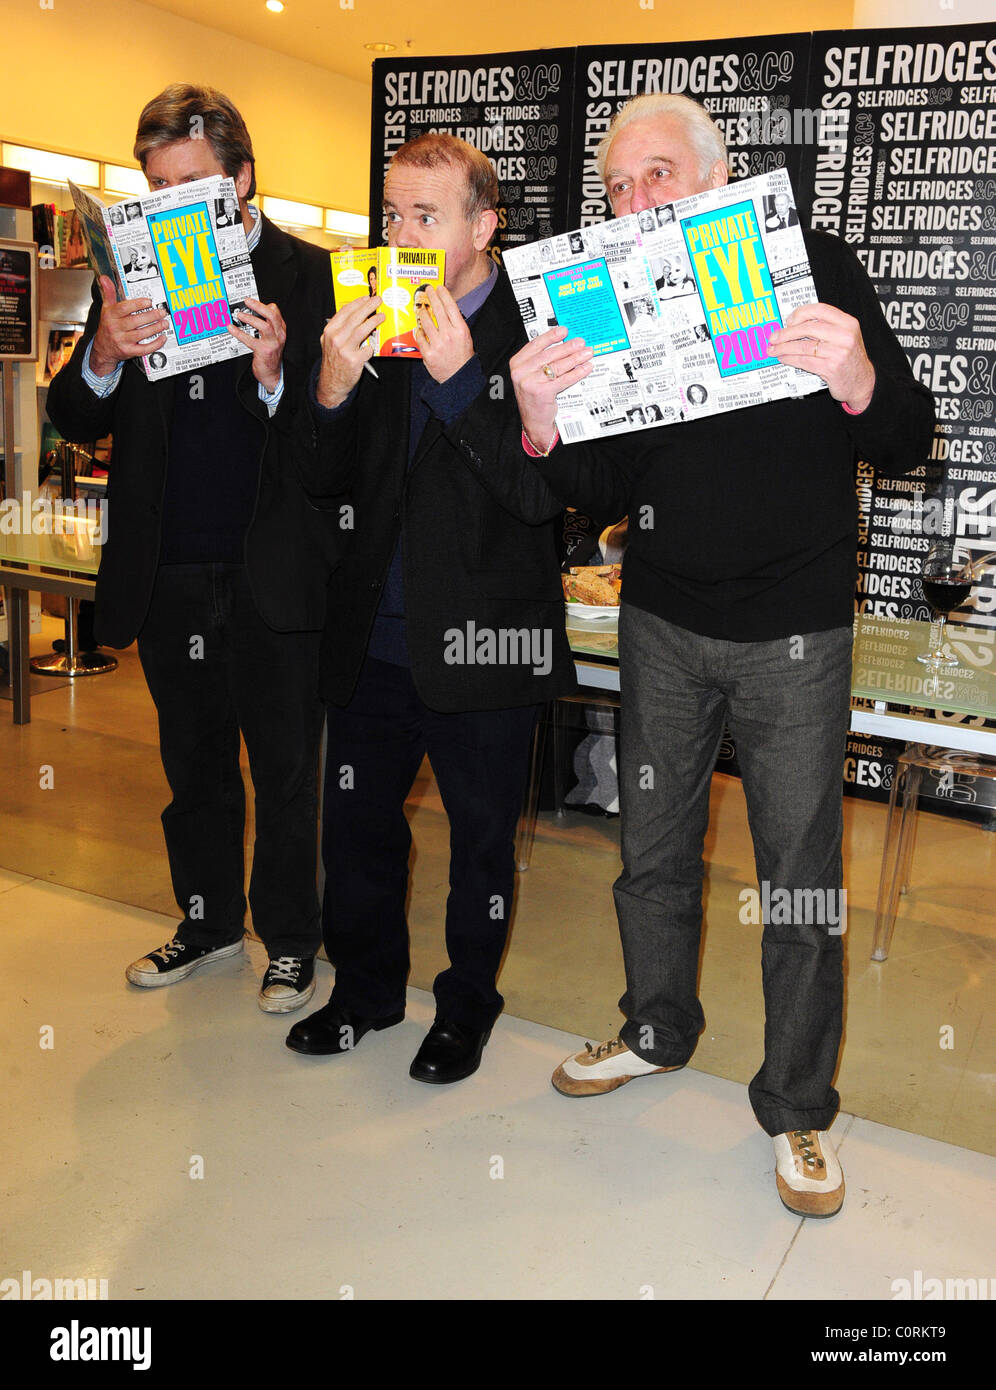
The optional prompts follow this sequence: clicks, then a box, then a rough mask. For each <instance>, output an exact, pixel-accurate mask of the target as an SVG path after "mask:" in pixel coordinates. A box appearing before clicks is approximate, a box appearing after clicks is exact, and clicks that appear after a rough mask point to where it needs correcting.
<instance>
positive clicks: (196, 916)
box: [138, 564, 323, 959]
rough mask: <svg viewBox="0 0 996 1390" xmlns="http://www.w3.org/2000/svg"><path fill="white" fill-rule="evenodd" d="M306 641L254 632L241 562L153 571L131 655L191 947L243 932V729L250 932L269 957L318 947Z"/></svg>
mask: <svg viewBox="0 0 996 1390" xmlns="http://www.w3.org/2000/svg"><path fill="white" fill-rule="evenodd" d="M318 642H319V634H318V633H297V632H292V633H285V632H274V631H273V630H272V629H271V628H269V627H267V626H266V624H265V623H264V622H263V620H262V618H260V616H259V613H258V612H257V611H256V605H255V603H254V602H253V599H252V594H251V592H250V589H249V584H248V581H247V579H246V575H245V569H244V566H242V565H230V564H205V565H163V566H162V567H161V568H160V570H159V573H158V575H157V576H156V584H155V589H154V590H153V594H152V602H151V605H150V607H149V613H148V616H147V618H146V620H145V623H144V625H143V627H142V631H141V633H140V634H139V638H138V653H139V656H140V658H141V661H142V669H143V670H144V672H145V679H146V681H147V682H148V686H149V691H150V693H151V695H152V698H153V700H154V701H155V705H156V710H157V712H158V715H159V747H160V752H161V754H162V760H163V769H164V771H165V773H166V778H167V780H168V782H169V785H170V791H171V792H172V793H173V799H172V801H171V802H170V804H169V805H168V806H167V807H166V809H165V811H164V812H163V814H162V822H163V832H164V834H165V836H166V851H167V854H168V855H169V866H170V873H171V875H172V879H173V892H174V893H175V894H176V900H177V903H178V904H179V906H180V911H181V912H182V913H183V918H184V919H183V922H182V923H181V924H180V927H179V930H178V932H177V935H178V936H179V938H180V940H181V941H184V942H186V943H187V944H189V945H191V946H220V945H223V944H225V943H226V942H229V941H235V940H238V939H239V937H240V936H241V935H242V929H243V925H242V924H243V918H244V916H245V910H246V899H245V894H244V891H243V885H244V881H245V865H244V855H243V842H244V838H245V791H244V787H243V782H242V773H241V771H240V768H239V733H240V731H241V733H242V736H243V737H244V738H245V743H246V750H247V752H248V754H249V770H250V773H251V775H252V782H253V791H254V793H255V812H256V840H255V844H254V847H253V857H252V874H251V877H250V880H249V902H250V904H251V905H252V918H253V926H254V927H255V929H256V931H257V932H258V933H259V936H260V937H261V938H262V940H263V943H264V944H265V946H266V949H267V952H268V953H269V955H270V957H271V959H273V958H274V957H276V956H281V955H288V956H313V955H314V954H315V952H316V951H317V949H318V946H319V943H320V941H321V935H320V930H319V910H318V896H317V893H316V889H315V870H316V861H317V841H318V822H317V809H318V807H317V802H318V740H319V736H320V733H321V723H322V713H323V711H322V705H321V701H320V700H319V698H318V693H317V692H318Z"/></svg>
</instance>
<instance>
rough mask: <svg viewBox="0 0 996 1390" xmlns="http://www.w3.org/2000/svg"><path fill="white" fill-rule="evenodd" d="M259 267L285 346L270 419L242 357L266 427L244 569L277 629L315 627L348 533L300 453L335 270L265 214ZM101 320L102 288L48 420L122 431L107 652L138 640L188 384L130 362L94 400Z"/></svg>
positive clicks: (113, 485) (113, 483) (103, 624)
mask: <svg viewBox="0 0 996 1390" xmlns="http://www.w3.org/2000/svg"><path fill="white" fill-rule="evenodd" d="M252 263H253V271H254V273H255V276H256V285H257V292H258V297H259V298H260V299H261V300H262V301H263V303H264V304H269V303H276V304H277V305H278V306H279V308H280V312H281V313H282V315H283V317H284V320H285V322H286V324H287V342H286V344H285V347H284V354H283V367H284V392H283V395H282V397H281V400H280V405H279V406H278V408H277V410H276V412H275V414H274V416H273V418H272V420H271V419H270V418H269V414H268V412H267V409H266V406H265V405H264V404H263V403H262V401H260V399H259V389H258V383H257V381H256V378H255V377H254V376H253V374H252V359H251V357H249V356H248V355H247V356H246V357H244V358H242V359H241V362H242V369H241V371H240V374H239V378H238V384H237V392H238V397H239V400H240V402H241V403H242V405H243V406H244V407H245V409H246V410H248V411H249V412H250V413H251V414H252V415H254V416H255V417H256V418H257V419H258V420H259V421H260V431H259V438H260V452H261V460H262V463H261V468H260V476H259V488H258V492H257V496H256V508H255V513H254V516H253V519H252V522H251V524H250V526H249V529H248V531H247V533H246V544H245V559H246V570H247V574H248V578H249V583H250V586H251V588H252V593H253V597H254V599H255V601H256V606H257V608H258V609H259V612H260V615H261V617H262V618H263V620H264V621H265V622H266V623H267V624H268V625H269V626H270V627H272V628H275V629H277V630H278V631H284V632H287V631H300V630H318V629H320V628H321V627H322V624H323V622H324V618H325V586H326V582H327V579H328V573H329V569H330V567H331V566H332V565H334V564H335V563H336V561H337V557H338V553H339V542H340V536H341V533H340V532H339V530H338V528H337V527H336V525H335V522H334V518H331V517H329V516H328V514H323V513H322V512H320V511H318V510H316V508H314V507H313V506H312V505H311V504H310V503H309V502H308V499H307V498H306V496H305V494H304V491H303V489H302V487H301V483H300V479H299V477H298V473H297V469H296V466H295V464H294V461H293V451H294V447H295V438H296V433H295V421H296V416H297V414H298V413H299V411H300V410H301V409H306V407H305V404H304V390H305V386H306V383H307V378H308V374H309V372H310V369H311V365H312V363H313V362H314V361H315V360H316V359H317V357H318V355H319V351H320V339H321V333H322V329H323V327H324V326H325V320H326V318H327V316H328V315H329V314H330V313H331V312H332V273H331V264H330V261H329V257H328V253H327V252H325V251H323V250H321V249H320V248H319V247H317V246H311V245H309V244H308V243H307V242H304V241H299V240H298V239H297V238H296V237H291V236H288V235H287V233H286V232H282V231H281V230H280V229H279V228H278V227H275V226H274V225H273V223H272V222H269V221H268V220H267V219H266V218H265V217H263V219H262V232H261V235H260V240H259V244H258V246H257V247H256V249H255V251H254V252H253V255H252ZM99 319H100V291H99V287H98V286H96V285H95V286H94V303H93V305H92V307H91V309H90V315H89V318H88V319H87V325H86V330H85V332H84V334H83V337H82V338H81V339H80V341H79V342H78V343H77V345H76V349H75V351H74V352H73V355H72V358H71V359H70V361H69V362H68V363H67V364H66V366H65V367H64V368H63V369H62V371H61V372H60V373H59V374H58V376H56V377H55V379H54V380H53V382H52V386H51V388H50V389H49V394H48V413H49V416H50V418H51V420H52V423H53V424H54V425H55V427H56V429H57V430H58V431H59V433H60V434H62V435H63V436H64V437H65V438H66V439H70V440H76V441H79V442H85V441H88V440H94V439H100V438H103V436H104V435H107V434H113V436H114V447H113V451H112V457H111V465H110V468H109V470H108V472H109V477H108V490H107V494H108V501H107V540H106V542H105V544H104V548H103V554H102V556H101V562H100V570H99V573H98V575H97V592H96V604H97V607H96V615H95V633H96V636H97V640H98V641H99V642H101V643H103V644H104V645H106V646H111V647H126V646H128V645H129V643H131V642H132V641H134V639H135V637H136V636H137V635H138V633H139V631H140V629H141V627H142V624H143V622H144V621H145V615H146V613H147V612H148V608H149V601H150V599H151V597H152V586H153V584H154V582H155V576H156V570H157V568H158V561H159V542H160V531H161V525H162V503H163V493H164V489H165V486H166V463H167V458H168V453H169V429H170V420H171V417H172V407H173V392H174V389H175V383H176V382H177V380H180V381H181V382H182V381H184V380H185V378H184V377H183V376H181V377H179V378H177V377H168V378H166V379H165V380H163V381H158V382H151V381H149V379H148V377H147V376H146V375H145V373H144V372H143V371H142V369H141V368H140V367H139V366H138V364H137V362H135V361H129V362H126V363H125V366H124V371H123V373H122V376H121V380H120V382H119V383H118V386H117V389H116V390H115V391H114V392H112V393H111V395H110V396H108V397H105V398H104V399H103V400H100V399H98V397H97V396H95V395H94V393H93V391H91V389H90V387H89V386H88V385H87V384H86V382H85V381H84V380H83V374H82V366H83V355H84V353H85V351H86V348H87V344H88V343H90V342H91V340H92V339H93V336H94V334H95V333H96V331H97V325H98V322H99Z"/></svg>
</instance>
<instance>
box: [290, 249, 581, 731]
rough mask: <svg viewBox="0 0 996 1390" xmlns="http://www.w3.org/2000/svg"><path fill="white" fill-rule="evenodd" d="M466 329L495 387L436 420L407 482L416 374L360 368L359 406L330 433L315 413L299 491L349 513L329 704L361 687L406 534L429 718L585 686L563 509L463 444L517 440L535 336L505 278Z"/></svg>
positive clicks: (408, 584) (412, 635) (411, 612)
mask: <svg viewBox="0 0 996 1390" xmlns="http://www.w3.org/2000/svg"><path fill="white" fill-rule="evenodd" d="M471 331H472V334H473V339H474V348H475V350H476V353H477V356H478V359H479V360H480V363H481V366H482V368H483V371H484V375H485V378H486V385H485V386H484V389H483V390H482V391H481V392H480V393H479V395H478V396H477V398H476V399H475V400H474V401H473V402H472V403H471V405H470V406H469V407H468V408H467V409H466V410H465V411H464V412H463V414H462V415H460V416H458V417H457V418H456V419H455V420H452V421H450V422H449V423H448V424H444V423H443V421H441V420H439V419H438V418H436V417H434V416H430V419H429V423H428V424H427V425H426V427H425V431H424V433H423V435H422V438H421V440H420V441H419V444H418V447H417V450H416V452H415V457H414V459H413V461H412V466H411V468H410V469H409V468H408V466H407V465H408V443H409V408H410V387H411V377H412V371H411V368H412V363H411V362H405V361H403V360H393V359H391V358H376V359H375V362H374V366H375V368H376V370H377V372H378V374H379V376H378V377H377V378H374V377H373V376H372V375H371V374H370V373H369V372H368V371H364V372H363V374H362V376H361V378H360V382H359V386H358V389H357V392H356V394H355V396H354V398H353V400H352V402H351V404H350V405H348V406H347V407H346V408H345V409H343V410H342V411H341V412H339V413H338V414H337V415H336V416H335V417H334V418H333V419H332V420H329V419H328V417H327V415H325V414H323V413H322V412H318V411H316V412H315V424H314V428H313V430H312V434H311V443H312V448H311V450H310V451H307V452H305V451H302V453H301V455H300V457H301V459H302V460H303V463H304V481H305V486H306V487H307V489H308V491H309V492H310V493H311V494H312V495H313V496H314V497H315V498H316V499H319V500H320V501H321V503H322V505H324V506H330V507H333V508H337V509H338V508H342V507H349V508H351V512H341V513H340V516H341V519H343V520H344V521H345V522H346V523H347V525H348V523H350V522H351V523H352V527H353V529H352V532H348V531H347V534H349V535H351V540H350V544H349V549H348V552H347V553H346V555H345V557H344V560H343V563H342V566H341V567H340V569H339V570H338V571H337V572H336V573H334V574H333V575H332V577H331V579H330V581H329V590H328V600H329V601H328V620H327V622H326V627H325V638H324V643H323V651H322V693H323V695H324V696H325V698H326V699H329V700H331V701H332V702H333V703H335V704H340V705H344V704H347V703H348V701H349V699H350V697H351V695H352V693H353V689H354V687H355V685H356V680H357V677H358V675H359V672H360V668H361V666H362V664H363V660H364V657H365V655H366V650H367V643H368V641H369V637H370V629H371V627H372V625H373V621H374V617H375V615H376V612H377V605H378V603H379V600H380V595H381V590H382V589H383V586H384V581H385V578H386V576H387V572H388V569H389V567H390V564H391V558H392V556H393V554H394V549H395V545H396V544H397V539H398V535H399V533H400V535H401V540H402V552H403V563H404V579H405V610H406V620H407V638H408V650H409V656H410V659H411V670H412V677H413V680H414V682H415V687H416V689H417V690H418V693H419V696H420V697H421V699H422V701H423V702H424V703H425V704H426V705H428V706H429V707H430V708H431V709H436V710H441V711H443V712H453V711H461V710H486V709H510V708H514V707H515V706H519V705H528V704H539V703H541V702H543V701H546V700H550V699H553V698H554V697H555V696H557V695H562V694H565V693H567V692H568V691H572V690H574V689H576V683H575V679H574V665H573V661H572V658H571V654H570V648H569V645H568V642H567V637H566V633H565V628H564V598H563V591H562V587H561V582H560V572H559V565H558V560H557V551H556V524H555V519H556V518H557V517H559V516H560V515H561V513H562V511H563V508H562V505H561V503H560V502H558V501H557V499H556V497H555V496H554V494H553V493H552V492H551V490H550V488H549V487H548V485H547V484H546V482H544V480H543V479H542V477H541V476H540V474H539V473H538V472H537V470H536V469H535V468H534V467H533V466H532V464H531V463H530V462H529V460H528V459H527V458H526V456H525V455H524V454H523V453H522V450H521V448H519V449H518V451H517V452H518V456H519V457H518V458H516V457H515V453H516V451H515V450H513V449H511V448H509V449H508V450H506V451H505V453H506V454H507V456H508V458H509V459H510V461H509V462H503V463H502V465H501V466H499V467H495V466H493V465H490V464H486V463H485V461H484V459H483V458H482V456H481V453H480V452H479V451H478V450H477V449H476V448H474V447H473V446H472V445H471V444H469V443H468V442H467V439H466V437H465V435H466V432H467V430H468V429H470V428H472V429H473V430H474V431H475V432H476V431H484V432H485V433H486V434H487V435H489V436H491V437H494V438H502V439H505V438H507V439H508V440H509V441H512V440H518V438H519V435H520V431H521V425H520V423H519V416H518V412H517V410H516V406H515V397H514V394H513V392H512V385H511V381H510V378H509V375H508V361H509V357H510V356H511V355H512V354H513V353H514V352H517V351H518V349H519V348H520V347H522V346H523V344H524V343H525V341H526V338H525V332H524V330H523V327H522V320H521V317H520V315H519V310H518V306H517V304H516V302H515V296H514V295H513V293H512V289H511V286H510V285H509V282H508V278H507V276H506V275H505V274H504V272H503V271H501V272H499V277H498V281H497V283H496V285H495V287H494V289H493V290H492V291H491V293H490V295H489V296H488V298H487V299H486V300H485V302H484V305H483V306H482V308H481V310H480V312H479V313H478V315H477V317H476V318H475V320H474V324H473V328H472V330H471ZM489 634H494V638H493V641H494V645H493V647H492V650H491V652H490V654H489V652H488V649H487V648H488V642H489V640H491V639H490V638H489ZM512 634H515V636H514V637H513V635H512ZM503 652H504V656H505V659H504V660H502V653H503ZM489 655H490V656H491V658H492V659H491V660H489V659H488V657H489ZM535 658H538V659H535ZM536 668H539V669H536Z"/></svg>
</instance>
